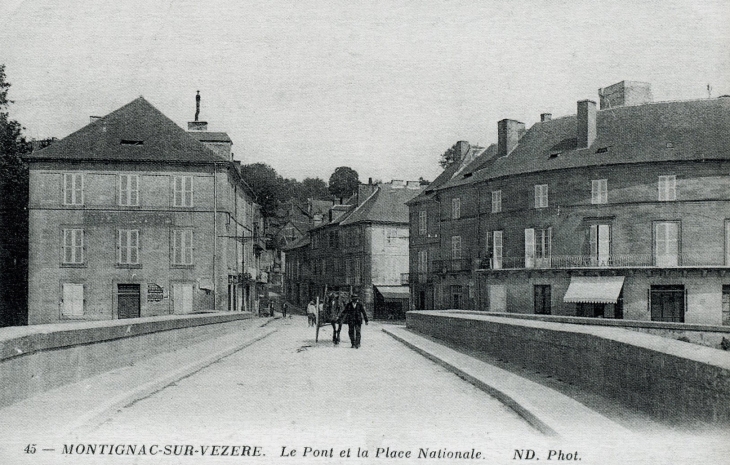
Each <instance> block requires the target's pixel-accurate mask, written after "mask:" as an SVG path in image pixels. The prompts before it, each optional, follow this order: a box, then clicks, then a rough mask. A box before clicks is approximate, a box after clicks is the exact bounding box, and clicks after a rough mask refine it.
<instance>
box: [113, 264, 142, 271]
mask: <svg viewBox="0 0 730 465" xmlns="http://www.w3.org/2000/svg"><path fill="white" fill-rule="evenodd" d="M114 268H120V269H135V270H136V269H141V268H142V264H141V263H117V264H115V265H114Z"/></svg>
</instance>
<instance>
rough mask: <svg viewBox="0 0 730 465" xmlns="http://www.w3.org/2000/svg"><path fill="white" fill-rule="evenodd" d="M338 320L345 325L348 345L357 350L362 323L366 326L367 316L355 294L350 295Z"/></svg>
mask: <svg viewBox="0 0 730 465" xmlns="http://www.w3.org/2000/svg"><path fill="white" fill-rule="evenodd" d="M340 318H341V319H342V320H343V322H344V323H345V324H347V335H348V336H350V344H352V347H353V348H355V349H359V348H360V329H361V328H362V321H363V320H365V324H368V315H367V313H365V307H363V305H362V304H361V303H360V298H359V297H358V295H357V294H353V295H352V297H351V300H350V302H348V303H347V305H346V306H345V310H344V311H343V312H342V315H341V317H340Z"/></svg>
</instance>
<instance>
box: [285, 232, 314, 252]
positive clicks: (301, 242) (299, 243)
mask: <svg viewBox="0 0 730 465" xmlns="http://www.w3.org/2000/svg"><path fill="white" fill-rule="evenodd" d="M310 242H311V241H310V239H309V234H305V235H303V236H302V237H300V238H299V239H297V240H296V241H294V242H292V243H291V244H288V245H287V246H285V247H282V249H281V250H284V251H287V250H293V249H299V248H301V247H305V246H308V245H309V244H310Z"/></svg>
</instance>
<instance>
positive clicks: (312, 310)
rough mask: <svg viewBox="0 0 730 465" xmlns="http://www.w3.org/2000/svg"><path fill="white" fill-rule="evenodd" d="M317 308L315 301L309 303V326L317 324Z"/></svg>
mask: <svg viewBox="0 0 730 465" xmlns="http://www.w3.org/2000/svg"><path fill="white" fill-rule="evenodd" d="M316 313H317V307H315V306H314V300H310V301H309V305H307V323H308V324H309V326H314V325H315V324H317V315H316Z"/></svg>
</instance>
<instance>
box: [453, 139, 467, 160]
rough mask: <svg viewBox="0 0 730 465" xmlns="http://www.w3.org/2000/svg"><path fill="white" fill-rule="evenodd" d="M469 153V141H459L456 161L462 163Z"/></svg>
mask: <svg viewBox="0 0 730 465" xmlns="http://www.w3.org/2000/svg"><path fill="white" fill-rule="evenodd" d="M467 153H469V142H467V141H465V140H460V141H458V142H457V143H456V150H455V153H454V163H461V161H462V160H463V159H464V157H465V156H466V154H467Z"/></svg>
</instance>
